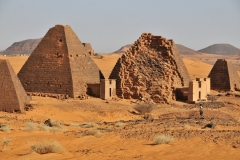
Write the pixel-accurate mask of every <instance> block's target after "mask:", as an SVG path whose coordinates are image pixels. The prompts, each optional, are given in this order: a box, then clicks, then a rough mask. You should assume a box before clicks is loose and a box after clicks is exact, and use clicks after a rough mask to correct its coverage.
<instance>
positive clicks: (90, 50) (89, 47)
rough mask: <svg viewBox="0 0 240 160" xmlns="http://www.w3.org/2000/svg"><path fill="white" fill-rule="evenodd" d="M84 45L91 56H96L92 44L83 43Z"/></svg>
mask: <svg viewBox="0 0 240 160" xmlns="http://www.w3.org/2000/svg"><path fill="white" fill-rule="evenodd" d="M82 44H83V45H84V47H85V49H86V50H87V52H88V53H89V55H90V56H94V55H95V51H94V50H93V49H92V46H91V44H90V43H82Z"/></svg>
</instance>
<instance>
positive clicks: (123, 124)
mask: <svg viewBox="0 0 240 160" xmlns="http://www.w3.org/2000/svg"><path fill="white" fill-rule="evenodd" d="M115 126H116V127H122V126H125V123H123V122H117V123H115Z"/></svg>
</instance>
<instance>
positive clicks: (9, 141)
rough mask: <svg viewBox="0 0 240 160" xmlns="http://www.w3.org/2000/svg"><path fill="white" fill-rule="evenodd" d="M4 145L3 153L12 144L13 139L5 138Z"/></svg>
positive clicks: (2, 142)
mask: <svg viewBox="0 0 240 160" xmlns="http://www.w3.org/2000/svg"><path fill="white" fill-rule="evenodd" d="M1 144H2V151H3V150H4V149H6V148H7V146H9V145H11V144H12V139H11V138H6V137H4V138H3V139H2V141H1Z"/></svg>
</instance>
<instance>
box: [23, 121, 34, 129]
mask: <svg viewBox="0 0 240 160" xmlns="http://www.w3.org/2000/svg"><path fill="white" fill-rule="evenodd" d="M23 130H24V131H33V130H36V124H35V123H34V122H27V123H25V125H24V128H23Z"/></svg>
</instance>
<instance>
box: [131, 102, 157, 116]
mask: <svg viewBox="0 0 240 160" xmlns="http://www.w3.org/2000/svg"><path fill="white" fill-rule="evenodd" d="M133 108H134V109H135V110H136V111H138V112H139V113H140V114H149V113H151V112H152V110H153V109H154V108H155V105H154V104H151V103H142V104H137V105H135V106H134V107H133Z"/></svg>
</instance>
